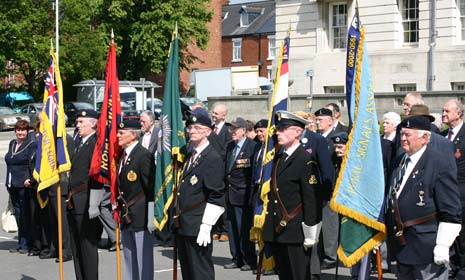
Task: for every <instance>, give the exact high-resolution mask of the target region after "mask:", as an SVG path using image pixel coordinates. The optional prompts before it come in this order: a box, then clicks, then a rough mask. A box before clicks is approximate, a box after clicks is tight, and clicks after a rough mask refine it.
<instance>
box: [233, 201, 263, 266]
mask: <svg viewBox="0 0 465 280" xmlns="http://www.w3.org/2000/svg"><path fill="white" fill-rule="evenodd" d="M226 210H227V212H228V217H229V219H228V223H229V229H230V231H229V235H228V236H229V250H230V251H231V255H232V257H233V262H235V263H236V264H237V265H238V266H239V267H241V266H243V265H244V264H248V265H250V266H251V267H252V268H255V267H256V266H257V254H256V252H255V244H254V243H252V242H251V241H250V239H249V235H250V228H251V227H252V224H253V212H252V209H251V208H250V207H248V206H247V205H244V206H243V207H240V206H233V205H231V204H230V203H229V202H228V204H227V205H226Z"/></svg>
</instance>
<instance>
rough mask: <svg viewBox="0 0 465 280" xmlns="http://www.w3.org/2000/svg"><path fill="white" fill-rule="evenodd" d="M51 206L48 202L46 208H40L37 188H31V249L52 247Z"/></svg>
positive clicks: (37, 249) (38, 249) (39, 249)
mask: <svg viewBox="0 0 465 280" xmlns="http://www.w3.org/2000/svg"><path fill="white" fill-rule="evenodd" d="M49 207H50V204H47V205H46V206H45V207H44V208H40V205H39V201H38V200H37V189H29V209H30V211H31V212H30V213H31V214H30V217H31V221H30V234H31V240H30V241H31V243H30V244H29V250H34V251H41V250H44V249H48V248H49V247H50V238H51V237H50V219H49V217H48V211H49ZM66 228H68V227H66Z"/></svg>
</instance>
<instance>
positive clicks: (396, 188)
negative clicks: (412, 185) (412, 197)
mask: <svg viewBox="0 0 465 280" xmlns="http://www.w3.org/2000/svg"><path fill="white" fill-rule="evenodd" d="M409 162H410V158H409V157H408V156H407V155H405V157H404V159H403V160H402V162H401V168H400V170H399V173H398V174H397V176H396V177H395V178H394V182H393V184H392V186H393V188H392V196H393V197H396V196H398V194H397V192H398V191H399V189H400V185H401V184H402V180H403V179H404V175H405V171H406V170H407V166H408V164H409Z"/></svg>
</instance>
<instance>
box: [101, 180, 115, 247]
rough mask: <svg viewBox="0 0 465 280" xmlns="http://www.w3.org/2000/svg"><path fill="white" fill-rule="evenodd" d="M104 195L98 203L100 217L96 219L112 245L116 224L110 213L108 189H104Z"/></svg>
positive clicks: (109, 193) (109, 192)
mask: <svg viewBox="0 0 465 280" xmlns="http://www.w3.org/2000/svg"><path fill="white" fill-rule="evenodd" d="M104 189H105V194H104V195H103V198H102V201H101V202H100V215H99V216H98V219H99V220H100V223H101V224H102V226H103V229H104V230H105V232H106V233H107V235H108V239H110V241H111V242H112V243H115V242H116V223H115V220H113V214H112V213H111V202H110V196H111V191H110V188H107V187H105V188H104Z"/></svg>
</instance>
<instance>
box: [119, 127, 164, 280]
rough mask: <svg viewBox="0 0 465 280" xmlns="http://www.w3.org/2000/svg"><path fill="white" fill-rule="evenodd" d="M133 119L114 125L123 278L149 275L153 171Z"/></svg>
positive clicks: (150, 277) (151, 238)
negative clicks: (118, 156)
mask: <svg viewBox="0 0 465 280" xmlns="http://www.w3.org/2000/svg"><path fill="white" fill-rule="evenodd" d="M139 129H140V125H139V122H138V121H137V120H133V119H128V120H124V121H123V122H122V123H121V124H120V126H119V128H118V134H117V137H118V144H119V145H120V146H121V147H122V148H123V152H122V156H121V160H120V163H119V165H118V173H119V175H118V188H119V198H118V200H119V203H120V208H121V211H120V214H121V219H120V220H121V241H122V244H123V252H124V263H125V269H126V275H127V279H153V241H154V239H153V235H152V232H153V231H154V230H155V224H154V222H153V215H154V202H153V199H154V182H155V178H154V173H155V164H154V160H153V154H152V153H150V152H149V151H148V150H147V149H145V148H144V147H142V145H141V144H140V143H139V142H138V140H139Z"/></svg>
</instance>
